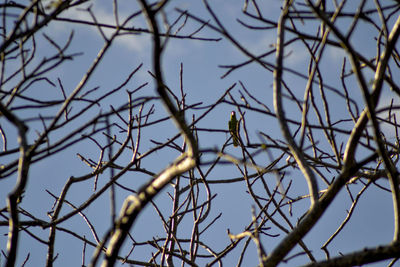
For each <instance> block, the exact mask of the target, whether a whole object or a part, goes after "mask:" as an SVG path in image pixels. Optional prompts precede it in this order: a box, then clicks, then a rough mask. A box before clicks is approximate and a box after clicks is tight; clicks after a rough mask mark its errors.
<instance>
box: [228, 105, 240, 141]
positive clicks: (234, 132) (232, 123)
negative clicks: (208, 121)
mask: <svg viewBox="0 0 400 267" xmlns="http://www.w3.org/2000/svg"><path fill="white" fill-rule="evenodd" d="M228 126H229V132H230V134H231V136H232V141H233V146H235V147H236V146H238V145H239V135H238V121H237V119H236V114H235V111H232V112H231V119H230V120H229V123H228Z"/></svg>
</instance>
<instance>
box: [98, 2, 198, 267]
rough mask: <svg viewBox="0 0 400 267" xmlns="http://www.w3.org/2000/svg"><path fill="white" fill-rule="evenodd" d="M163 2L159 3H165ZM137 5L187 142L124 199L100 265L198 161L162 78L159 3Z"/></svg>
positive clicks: (165, 96)
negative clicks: (149, 205) (145, 211)
mask: <svg viewBox="0 0 400 267" xmlns="http://www.w3.org/2000/svg"><path fill="white" fill-rule="evenodd" d="M165 2H166V1H165ZM165 2H162V3H164V4H165ZM140 4H141V5H142V9H143V12H144V14H145V15H146V17H147V21H148V24H149V27H150V29H151V32H153V68H154V75H155V78H156V82H157V92H158V94H159V95H160V97H161V99H162V100H163V104H164V105H165V107H166V109H167V111H168V113H169V114H170V116H171V118H172V119H173V121H174V122H175V124H176V125H177V127H178V128H179V129H180V131H181V135H182V136H183V137H184V139H185V142H186V143H187V151H186V152H185V153H183V154H182V155H181V156H180V157H178V158H177V159H176V160H175V161H174V163H173V164H172V165H171V166H169V167H167V168H166V169H164V170H163V171H162V172H161V173H159V174H158V175H156V176H155V177H154V178H153V179H151V180H150V181H149V182H148V183H147V184H146V185H144V186H143V187H142V188H141V189H140V190H139V191H138V194H137V196H133V195H131V196H129V197H128V198H127V199H125V202H124V204H123V206H122V209H121V213H120V217H119V218H118V220H117V222H116V223H115V231H114V233H113V234H112V236H111V239H110V243H109V246H108V248H107V251H106V256H105V259H104V262H103V264H102V266H113V265H114V263H115V261H116V259H117V257H118V253H119V251H120V249H121V247H122V244H123V242H124V241H125V238H126V237H127V236H128V233H129V231H130V229H131V227H132V225H133V223H134V222H135V220H136V218H137V216H138V215H139V213H140V212H141V211H142V210H143V208H144V207H145V206H146V204H147V203H148V202H150V201H151V200H152V199H153V197H154V196H156V195H157V194H158V192H160V191H161V190H162V189H163V188H164V186H165V185H167V184H168V183H169V182H171V180H172V179H174V178H175V177H176V176H178V175H180V174H182V173H184V172H187V171H188V170H190V169H192V168H194V167H195V166H196V164H197V161H198V148H197V143H196V141H195V138H194V136H193V134H192V133H191V131H190V129H189V127H188V126H187V124H186V122H185V119H184V116H183V113H181V112H179V111H178V110H177V109H176V108H175V106H174V104H173V103H172V101H171V100H170V98H169V96H168V93H167V91H166V89H165V85H164V80H163V77H162V72H161V54H162V45H161V40H160V34H159V29H158V25H157V21H156V18H155V16H156V13H157V11H158V10H160V9H159V8H160V6H158V7H157V6H156V8H157V9H156V10H155V11H154V10H152V9H151V8H150V6H149V5H148V4H147V2H146V1H145V0H140ZM106 236H109V235H106ZM96 261H97V258H95V259H94V262H93V263H92V264H96Z"/></svg>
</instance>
